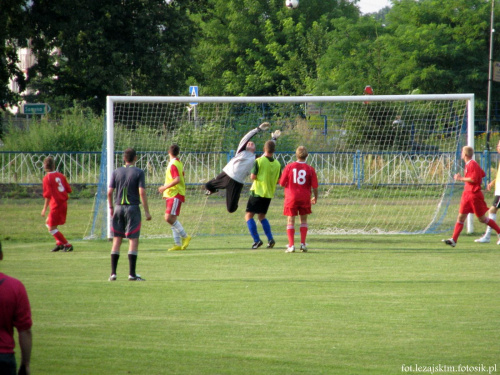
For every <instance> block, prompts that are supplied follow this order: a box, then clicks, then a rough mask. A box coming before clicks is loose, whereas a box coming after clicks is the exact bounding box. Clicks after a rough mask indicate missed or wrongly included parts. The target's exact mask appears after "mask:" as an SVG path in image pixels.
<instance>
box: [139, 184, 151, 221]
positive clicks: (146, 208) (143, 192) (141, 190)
mask: <svg viewBox="0 0 500 375" xmlns="http://www.w3.org/2000/svg"><path fill="white" fill-rule="evenodd" d="M139 195H140V196H141V202H142V205H143V207H144V214H145V215H146V220H147V221H149V220H151V214H150V213H149V204H148V197H147V194H146V189H144V188H141V187H140V188H139Z"/></svg>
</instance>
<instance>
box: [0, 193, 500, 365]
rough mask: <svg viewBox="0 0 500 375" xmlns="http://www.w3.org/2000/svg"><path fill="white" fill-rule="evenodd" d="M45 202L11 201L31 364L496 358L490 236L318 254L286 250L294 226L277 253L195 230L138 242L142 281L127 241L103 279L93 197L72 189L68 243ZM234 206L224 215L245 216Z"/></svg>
mask: <svg viewBox="0 0 500 375" xmlns="http://www.w3.org/2000/svg"><path fill="white" fill-rule="evenodd" d="M42 203H43V202H42V200H41V199H3V200H0V212H1V217H2V219H1V225H0V239H2V244H3V248H4V253H5V259H4V260H3V261H2V262H0V271H1V272H5V273H7V274H10V275H12V276H14V277H17V278H19V279H20V280H22V281H23V282H24V284H25V285H26V288H27V290H28V293H29V297H30V301H31V305H32V312H33V321H34V326H33V334H34V348H33V358H32V373H33V374H47V375H49V374H50V375H58V374H61V375H62V374H64V375H72V374H86V375H87V374H95V375H100V374H118V375H120V374H124V375H125V374H147V375H150V374H196V375H204V374H206V375H214V374H231V375H232V374H244V375H248V374H258V375H262V374H272V375H275V374H286V375H288V374H314V375H317V374H346V375H347V374H381V375H388V374H403V373H407V371H402V366H403V365H404V366H415V365H419V366H432V365H435V366H437V365H446V366H458V365H469V366H477V365H478V364H484V365H485V366H486V368H487V369H488V368H489V366H493V365H495V364H497V363H498V360H499V352H498V342H500V314H499V310H500V273H499V272H498V264H499V261H500V246H496V245H495V243H494V242H492V243H491V244H475V243H474V242H473V239H474V238H476V237H474V236H468V235H465V234H464V235H462V237H461V238H460V241H459V243H458V245H457V247H456V248H449V247H446V246H445V245H443V244H442V243H441V241H440V240H441V238H443V237H444V235H425V236H409V235H390V236H389V235H383V236H381V235H379V236H361V235H360V236H317V235H310V236H309V238H308V243H309V247H310V252H308V253H307V254H302V253H295V254H285V253H284V246H285V244H286V242H287V240H286V237H285V236H283V235H279V236H277V237H276V240H277V246H276V248H275V249H272V250H266V249H260V250H249V246H250V244H251V242H252V240H251V238H250V236H248V235H244V236H242V235H237V236H209V235H204V236H197V237H194V238H193V240H192V242H191V245H190V247H189V249H188V250H187V251H184V252H174V253H169V252H167V251H166V250H165V249H167V248H168V247H170V246H171V241H172V239H171V238H165V239H141V243H140V250H139V261H138V272H139V273H140V274H141V275H142V276H144V277H145V278H146V279H147V281H146V282H144V283H132V282H129V281H127V274H128V262H127V256H126V247H125V245H124V246H123V248H122V254H123V255H122V257H121V259H120V263H119V268H118V280H117V281H116V282H108V281H107V278H108V276H109V269H110V256H109V253H110V249H111V244H110V243H109V242H108V241H83V240H81V238H82V237H83V234H84V233H85V232H86V228H87V227H88V225H89V212H90V207H91V205H92V200H89V199H72V200H70V215H69V216H68V223H67V224H66V225H64V226H63V227H61V229H62V231H63V233H64V234H65V235H66V236H67V237H68V238H69V239H71V241H72V243H73V245H74V246H75V251H74V252H73V253H51V252H50V251H49V250H50V249H51V248H52V247H53V240H52V238H51V237H50V236H49V235H48V233H47V230H46V228H45V226H44V219H43V218H42V217H41V216H40V211H41V209H42ZM193 208H194V207H193ZM240 214H241V215H242V213H241V212H240ZM226 215H227V216H224V219H225V218H227V219H229V218H231V219H232V220H224V225H225V226H233V227H235V228H236V226H241V225H242V223H241V220H238V219H239V218H240V217H241V215H240V216H239V217H235V216H234V215H233V216H231V215H229V214H226ZM235 215H236V214H235ZM157 220H159V219H158V218H157ZM278 222H279V223H281V226H284V225H285V222H284V219H283V218H281V221H280V220H279V219H278ZM213 225H217V221H215V220H214V224H213ZM273 225H274V224H273ZM480 229H482V227H479V226H478V230H480ZM275 230H276V232H279V231H283V228H278V227H276V228H275ZM476 235H477V234H476ZM297 236H298V234H297ZM406 368H407V367H406ZM497 368H498V369H500V364H499V365H498V366H497ZM441 373H443V372H441ZM462 373H467V372H462Z"/></svg>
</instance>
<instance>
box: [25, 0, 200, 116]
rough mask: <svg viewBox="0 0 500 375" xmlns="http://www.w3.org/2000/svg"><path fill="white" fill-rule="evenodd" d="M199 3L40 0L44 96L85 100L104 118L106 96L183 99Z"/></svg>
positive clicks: (36, 4)
mask: <svg viewBox="0 0 500 375" xmlns="http://www.w3.org/2000/svg"><path fill="white" fill-rule="evenodd" d="M195 3H196V2H191V1H183V2H177V1H176V2H173V3H171V4H169V3H167V2H165V1H163V0H145V1H140V0H130V1H126V2H121V1H114V0H108V1H95V0H93V1H88V0H77V1H75V0H61V1H58V2H53V1H48V0H34V1H33V5H32V7H31V12H30V16H31V20H32V21H33V23H34V25H35V27H34V28H35V30H34V38H33V46H34V50H35V52H36V54H37V56H38V64H37V65H35V66H34V67H33V68H32V69H30V77H32V79H31V81H30V84H31V85H33V87H34V88H36V89H37V90H39V93H38V94H37V95H36V97H37V99H38V100H39V101H44V100H46V98H53V97H59V98H67V99H68V100H69V101H70V102H71V101H72V100H78V101H79V102H81V103H84V105H85V106H89V107H91V108H93V109H94V110H95V111H96V112H97V113H100V111H101V110H102V109H103V108H104V107H105V99H106V96H107V95H126V94H140V95H176V94H178V93H179V92H181V89H183V88H184V80H185V77H186V76H187V74H188V72H189V70H190V66H191V58H190V56H189V50H190V48H189V46H190V44H192V42H193V40H194V38H193V34H194V32H195V30H196V27H195V25H193V23H192V22H191V21H189V19H188V16H187V13H188V10H189V9H190V8H193V7H194V5H193V4H195ZM197 6H199V5H197ZM193 9H196V8H193ZM51 77H56V79H52V78H51Z"/></svg>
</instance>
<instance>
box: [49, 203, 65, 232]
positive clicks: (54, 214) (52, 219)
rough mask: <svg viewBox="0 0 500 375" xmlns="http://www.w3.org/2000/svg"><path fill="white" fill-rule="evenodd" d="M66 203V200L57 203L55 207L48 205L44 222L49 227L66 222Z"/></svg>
mask: <svg viewBox="0 0 500 375" xmlns="http://www.w3.org/2000/svg"><path fill="white" fill-rule="evenodd" d="M67 211H68V204H67V203H66V202H63V203H59V204H58V205H57V206H56V207H50V210H49V215H48V216H47V220H46V224H47V225H48V226H49V227H57V226H58V225H63V224H64V223H66V212H67Z"/></svg>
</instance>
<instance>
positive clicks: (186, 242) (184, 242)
mask: <svg viewBox="0 0 500 375" xmlns="http://www.w3.org/2000/svg"><path fill="white" fill-rule="evenodd" d="M189 242H191V236H187V237H185V238H183V239H182V246H181V249H182V250H186V249H187V247H188V246H189Z"/></svg>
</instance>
